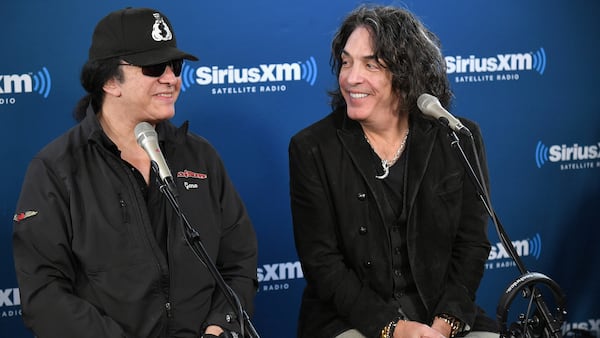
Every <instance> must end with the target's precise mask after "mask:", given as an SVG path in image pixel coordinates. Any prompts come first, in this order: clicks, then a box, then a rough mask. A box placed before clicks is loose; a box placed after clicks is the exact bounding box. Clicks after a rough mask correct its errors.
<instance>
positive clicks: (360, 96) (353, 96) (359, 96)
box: [348, 93, 369, 99]
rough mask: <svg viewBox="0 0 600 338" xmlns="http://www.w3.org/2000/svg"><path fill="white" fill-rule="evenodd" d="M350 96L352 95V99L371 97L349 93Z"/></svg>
mask: <svg viewBox="0 0 600 338" xmlns="http://www.w3.org/2000/svg"><path fill="white" fill-rule="evenodd" d="M348 95H350V97H351V98H353V99H362V98H365V97H367V96H369V94H365V93H348Z"/></svg>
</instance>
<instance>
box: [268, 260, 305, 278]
mask: <svg viewBox="0 0 600 338" xmlns="http://www.w3.org/2000/svg"><path fill="white" fill-rule="evenodd" d="M256 272H257V276H258V282H259V283H260V282H271V281H282V280H289V279H297V278H304V273H303V272H302V267H301V266H300V262H298V261H296V262H287V263H277V264H265V265H263V266H262V268H258V269H256Z"/></svg>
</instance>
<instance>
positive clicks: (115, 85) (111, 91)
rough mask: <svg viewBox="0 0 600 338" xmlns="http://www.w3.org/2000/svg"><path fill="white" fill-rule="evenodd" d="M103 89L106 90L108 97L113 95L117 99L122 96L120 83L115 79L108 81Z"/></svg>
mask: <svg viewBox="0 0 600 338" xmlns="http://www.w3.org/2000/svg"><path fill="white" fill-rule="evenodd" d="M102 89H104V92H105V93H106V94H108V95H112V96H115V97H120V96H121V86H120V83H119V81H117V80H116V79H115V78H114V77H113V78H112V79H110V80H108V81H106V83H105V84H104V86H103V87H102Z"/></svg>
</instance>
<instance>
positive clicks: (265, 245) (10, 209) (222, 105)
mask: <svg viewBox="0 0 600 338" xmlns="http://www.w3.org/2000/svg"><path fill="white" fill-rule="evenodd" d="M358 3H360V2H359V1H348V0H345V1H341V0H331V1H322V0H305V1H298V2H287V3H285V4H283V3H282V2H281V1H275V0H257V1H231V0H222V1H210V2H209V1H194V0H180V1H168V2H167V1H129V2H124V1H117V0H105V1H94V2H89V1H72V0H71V1H55V2H52V3H49V2H47V1H41V0H40V1H33V0H22V1H2V3H1V4H0V13H2V17H3V22H4V24H3V27H4V28H3V32H4V34H3V38H2V40H1V43H0V50H1V53H0V131H1V133H0V137H1V141H2V144H3V146H2V147H0V157H1V158H4V160H3V165H2V167H1V169H0V174H1V175H0V177H2V178H3V180H2V184H3V187H2V190H1V192H0V208H1V209H0V216H1V217H0V269H1V270H0V271H2V273H1V274H0V337H10V338H13V337H14V338H18V337H32V334H31V333H30V332H28V331H27V330H26V329H25V328H24V326H23V323H22V319H21V313H20V311H21V307H20V299H19V292H18V285H17V282H16V279H15V276H14V267H13V261H12V248H11V231H12V221H11V220H12V217H13V213H14V208H15V203H16V199H17V197H18V194H19V191H20V185H21V181H22V179H23V175H24V172H25V169H26V167H27V164H28V163H29V160H30V159H31V157H32V156H33V155H34V154H35V153H36V152H37V151H38V150H39V149H40V148H41V147H42V146H43V145H45V144H46V143H48V142H49V141H50V140H51V139H53V138H54V137H56V136H58V135H59V134H61V133H62V132H64V131H65V130H67V129H68V128H69V127H70V126H72V125H73V123H74V121H73V119H72V117H71V111H72V109H73V107H74V105H75V103H76V101H77V100H78V99H79V98H80V97H81V96H82V95H83V90H82V89H81V87H80V85H79V70H80V67H81V66H82V65H83V63H84V61H85V60H86V58H87V50H88V47H89V42H90V38H91V35H92V31H93V28H94V25H95V24H96V22H97V21H98V20H99V19H100V18H101V17H103V16H104V15H106V14H107V13H108V12H109V11H112V10H115V9H118V8H122V7H125V6H127V5H132V6H147V7H155V8H158V9H160V10H161V11H163V12H164V13H165V14H166V15H167V16H168V17H169V19H170V20H171V21H172V23H173V24H174V27H175V31H176V34H177V39H178V42H179V44H180V46H181V47H182V48H183V49H184V50H187V51H190V52H191V53H193V54H195V55H197V56H199V58H200V61H198V62H191V63H186V64H185V66H184V70H183V73H182V81H183V92H182V95H181V96H180V99H179V102H178V105H177V114H176V117H175V123H176V124H180V123H181V122H183V121H185V120H190V122H191V128H192V130H193V131H195V132H197V133H198V134H201V135H203V136H205V137H206V138H207V139H208V140H210V141H211V142H212V143H213V144H214V146H215V147H216V148H217V149H218V151H219V152H220V153H221V155H222V157H223V159H224V161H225V164H226V165H227V167H228V169H229V172H230V174H231V176H232V178H233V181H234V183H235V184H236V186H237V188H238V190H239V191H240V193H241V195H242V197H243V198H244V200H245V202H246V204H247V206H248V209H249V212H250V216H251V217H252V219H253V221H254V224H255V227H256V230H257V233H258V239H259V250H260V252H259V269H258V275H259V279H260V291H259V293H258V296H257V298H256V314H255V316H254V317H253V323H254V324H255V326H256V328H257V330H258V331H259V333H260V334H261V336H262V337H266V338H270V337H293V336H294V333H293V332H295V328H296V317H297V313H298V307H299V302H300V295H301V292H302V289H303V287H304V280H303V274H302V271H301V269H300V265H299V263H298V258H297V256H296V252H295V249H294V244H293V237H292V225H291V217H290V210H289V191H288V168H287V145H288V141H289V138H290V137H291V136H292V135H293V134H294V133H295V132H296V131H298V130H300V129H301V128H303V127H305V126H307V125H308V124H310V123H311V122H313V121H316V120H317V119H319V118H321V117H322V116H324V115H326V114H327V113H328V112H329V106H328V97H327V95H326V91H327V90H328V89H331V88H332V86H333V84H334V83H335V81H336V79H335V78H334V77H333V76H332V74H331V71H330V68H329V47H330V41H331V38H332V35H333V33H334V31H335V30H336V28H337V27H338V25H339V24H340V22H341V19H342V18H343V17H344V16H345V14H347V13H348V11H350V10H351V9H352V8H354V7H355V6H356V5H357V4H358ZM381 3H384V4H396V5H405V6H406V7H408V8H409V9H410V10H412V11H413V12H414V13H416V14H417V15H418V16H419V17H420V18H421V19H422V20H423V21H424V22H425V23H426V24H427V25H428V27H429V28H430V29H431V30H433V31H434V32H436V33H437V34H438V35H439V37H440V38H441V40H442V43H443V52H444V54H445V55H446V61H447V65H448V72H449V74H448V76H449V79H450V81H451V83H452V87H453V90H454V92H455V94H456V99H455V101H454V106H453V107H452V112H453V114H455V115H461V116H465V117H469V118H471V119H474V120H476V121H478V122H479V124H480V125H481V128H482V131H483V134H484V137H485V140H486V146H487V153H488V161H489V168H490V175H491V185H492V189H491V195H492V201H493V204H494V207H495V209H496V212H497V214H498V215H499V217H500V219H501V220H502V223H503V224H504V226H505V228H506V230H507V232H508V234H509V236H510V238H511V239H512V241H513V242H514V244H515V247H516V248H517V251H518V253H519V255H520V256H521V258H522V260H523V262H524V263H525V265H526V266H527V268H528V269H529V270H531V271H539V272H542V273H544V274H546V275H548V276H549V277H551V278H552V279H553V280H555V281H556V282H557V283H558V284H559V285H560V286H561V287H562V289H563V291H564V292H565V294H566V295H567V297H568V310H569V312H568V315H567V318H566V320H565V323H564V326H563V331H564V332H567V331H568V330H570V329H572V328H582V329H586V330H590V331H592V332H594V333H595V334H596V335H597V336H600V302H599V301H600V272H599V271H598V270H599V269H598V267H599V266H600V252H599V250H598V245H597V242H598V241H599V238H600V230H599V225H600V224H599V219H600V217H599V216H598V211H597V209H596V208H598V207H600V114H599V109H598V103H597V101H596V100H595V99H596V98H597V96H596V95H598V89H600V85H598V79H599V78H600V67H599V66H598V60H600V47H599V46H598V41H600V24H599V23H598V12H599V11H600V2H598V1H596V0H577V1H559V0H548V1H540V0H532V1H493V2H492V1H469V0H457V1H444V0H428V1H424V0H421V1H412V0H405V1H402V2H381ZM228 69H230V70H235V69H255V70H254V71H256V72H257V74H260V75H261V77H260V78H259V79H254V80H252V81H250V80H249V79H237V80H234V79H233V78H229V77H227V78H225V79H224V81H223V79H220V78H219V77H216V76H213V73H215V72H217V71H219V70H223V71H225V70H228ZM490 239H491V241H492V243H493V244H494V245H493V250H492V252H491V254H490V257H489V260H488V262H487V264H486V271H485V276H484V279H483V281H482V284H481V287H480V290H479V292H478V301H479V303H480V304H481V305H482V306H483V307H484V308H485V309H486V310H487V311H488V312H489V313H490V314H491V315H495V313H496V306H497V303H498V300H499V298H500V296H501V295H502V293H503V292H504V290H505V289H506V287H507V286H508V284H509V283H510V282H512V281H513V280H514V279H516V278H517V277H518V276H519V272H518V270H517V268H516V267H515V266H514V264H512V261H511V259H510V258H509V257H508V256H507V255H506V252H505V250H503V248H502V246H501V245H500V244H499V239H498V236H497V235H496V232H495V229H494V227H493V225H492V224H491V223H490ZM48 306H52V304H49V305H48Z"/></svg>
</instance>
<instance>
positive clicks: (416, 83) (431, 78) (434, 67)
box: [329, 5, 452, 112]
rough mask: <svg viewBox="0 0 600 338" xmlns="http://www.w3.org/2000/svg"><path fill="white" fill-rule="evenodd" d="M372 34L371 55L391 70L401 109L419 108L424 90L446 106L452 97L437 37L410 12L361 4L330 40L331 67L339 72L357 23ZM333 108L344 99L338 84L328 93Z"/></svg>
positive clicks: (340, 104)
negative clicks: (346, 47)
mask: <svg viewBox="0 0 600 338" xmlns="http://www.w3.org/2000/svg"><path fill="white" fill-rule="evenodd" d="M361 26H362V27H366V28H367V29H368V30H369V31H370V33H371V37H372V39H373V40H372V43H373V49H374V56H375V57H376V58H377V60H378V61H380V62H381V63H383V64H385V67H386V68H387V69H388V70H389V71H390V72H391V73H392V88H393V90H394V91H395V92H396V93H397V94H398V95H399V97H401V98H402V100H401V107H400V109H402V110H407V111H409V112H418V111H419V110H418V108H417V99H418V98H419V96H420V95H421V94H423V93H428V94H431V95H434V96H437V97H438V99H439V100H440V103H441V104H442V105H443V106H444V107H446V108H448V106H449V105H450V102H451V98H452V92H451V90H450V84H449V82H448V78H447V76H446V62H445V60H444V57H443V55H442V53H441V45H440V41H439V39H438V37H437V36H436V35H435V34H434V33H433V32H431V31H430V30H428V29H427V28H426V27H425V26H424V25H423V24H422V23H421V21H419V20H418V19H417V18H416V17H415V16H414V15H413V14H412V13H410V12H408V11H407V10H404V9H401V8H397V7H391V6H376V5H362V6H360V7H358V8H357V9H355V10H354V11H352V12H351V13H350V14H349V15H348V16H347V17H346V18H345V19H344V22H343V23H342V25H341V26H340V28H339V29H338V31H337V33H336V34H335V36H334V38H333V41H332V43H331V59H330V64H331V69H332V71H333V73H334V74H335V75H336V76H339V74H340V69H341V66H342V65H341V56H342V51H343V49H344V47H345V45H346V41H347V40H348V37H349V36H350V35H351V34H352V32H353V31H354V30H355V29H356V28H358V27H361ZM329 95H330V96H331V106H332V108H333V109H334V110H337V109H341V108H344V107H345V106H346V103H345V101H344V98H343V97H342V94H341V92H340V88H339V86H338V87H337V89H335V90H334V91H331V92H330V93H329Z"/></svg>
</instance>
